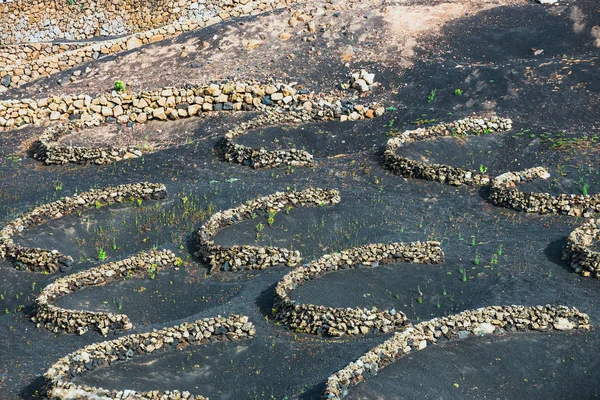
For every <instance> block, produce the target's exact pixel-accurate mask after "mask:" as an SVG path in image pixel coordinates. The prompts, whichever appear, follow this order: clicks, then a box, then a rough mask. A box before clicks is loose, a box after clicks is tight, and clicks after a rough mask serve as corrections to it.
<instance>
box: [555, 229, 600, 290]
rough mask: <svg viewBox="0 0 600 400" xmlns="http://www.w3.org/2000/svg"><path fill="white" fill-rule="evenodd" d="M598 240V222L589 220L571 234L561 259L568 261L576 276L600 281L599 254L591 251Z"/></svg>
mask: <svg viewBox="0 0 600 400" xmlns="http://www.w3.org/2000/svg"><path fill="white" fill-rule="evenodd" d="M598 239H600V221H598V220H595V219H590V220H589V221H587V222H585V223H584V224H583V225H581V226H580V227H578V228H576V229H575V230H574V231H573V232H571V234H570V235H569V238H568V239H567V245H566V247H565V250H564V252H563V259H565V260H569V262H570V265H571V267H572V268H573V269H574V270H575V272H577V273H578V274H581V275H583V276H593V277H595V278H598V279H600V252H598V251H596V250H593V249H592V246H594V244H595V243H596V242H597V241H598Z"/></svg>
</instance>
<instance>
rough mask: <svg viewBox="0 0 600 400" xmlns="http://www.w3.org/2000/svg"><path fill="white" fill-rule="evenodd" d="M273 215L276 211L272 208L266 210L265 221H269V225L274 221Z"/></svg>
mask: <svg viewBox="0 0 600 400" xmlns="http://www.w3.org/2000/svg"><path fill="white" fill-rule="evenodd" d="M275 215H277V211H276V210H274V209H272V208H271V209H270V210H269V211H268V212H267V222H268V223H269V226H271V225H273V223H274V222H275Z"/></svg>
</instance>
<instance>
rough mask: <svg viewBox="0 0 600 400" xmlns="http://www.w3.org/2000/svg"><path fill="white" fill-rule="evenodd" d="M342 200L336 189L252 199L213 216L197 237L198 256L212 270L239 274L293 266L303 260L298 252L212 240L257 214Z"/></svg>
mask: <svg viewBox="0 0 600 400" xmlns="http://www.w3.org/2000/svg"><path fill="white" fill-rule="evenodd" d="M339 201H340V196H339V192H338V191H337V190H332V189H329V190H326V189H316V188H310V189H305V190H302V191H298V192H296V191H291V192H277V193H274V194H271V195H269V196H264V197H259V198H257V199H254V200H250V201H248V202H246V203H244V204H242V205H240V206H238V207H235V208H231V209H229V210H225V211H219V212H217V213H215V214H213V215H212V216H211V217H210V219H209V220H208V221H206V222H205V223H204V224H203V225H202V227H201V228H200V230H199V231H198V234H197V240H198V251H197V253H196V254H197V256H198V257H201V258H203V259H204V261H205V262H208V263H209V264H210V267H211V270H219V269H221V270H223V271H238V270H244V269H265V268H268V267H271V266H275V265H281V264H283V265H286V266H289V267H293V266H296V265H298V264H299V263H300V262H301V261H302V258H301V256H300V252H299V251H297V250H295V251H294V250H288V249H284V248H281V247H273V246H260V247H257V246H249V245H244V246H238V245H235V246H231V247H226V246H221V245H218V244H216V243H215V242H214V240H213V237H214V236H215V235H216V234H217V232H219V231H220V230H222V229H223V228H225V227H227V226H229V225H233V224H236V223H240V222H242V221H244V220H247V219H251V218H253V216H254V215H255V214H256V213H272V214H273V215H275V214H276V213H278V212H282V211H284V210H285V209H286V208H288V207H289V208H293V207H318V206H324V205H329V204H337V203H339Z"/></svg>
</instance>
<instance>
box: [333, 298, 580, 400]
mask: <svg viewBox="0 0 600 400" xmlns="http://www.w3.org/2000/svg"><path fill="white" fill-rule="evenodd" d="M574 329H578V330H589V329H591V327H590V325H589V317H588V316H587V314H584V313H581V312H579V311H578V310H577V309H576V308H568V307H564V306H551V305H546V306H534V307H525V306H492V307H485V308H479V309H477V310H470V311H464V312H462V313H460V314H457V315H453V316H450V317H443V318H434V319H432V320H430V321H426V322H422V323H419V324H417V325H414V326H410V327H407V328H406V330H404V331H402V332H398V333H396V334H395V335H394V336H393V337H392V338H391V339H388V340H386V341H385V342H383V343H382V344H380V345H379V346H377V347H375V348H373V349H372V350H370V351H368V352H367V353H366V354H365V355H363V356H362V357H360V358H359V359H358V360H356V361H354V362H352V363H350V364H348V365H347V366H346V367H344V368H342V369H341V370H339V371H338V372H336V373H335V374H333V375H332V376H330V377H329V379H328V380H327V385H326V389H325V392H324V393H323V396H322V398H323V399H326V400H339V399H343V398H344V397H346V396H347V395H348V391H349V389H350V388H351V387H352V386H355V385H357V384H359V383H360V382H362V381H364V380H365V379H368V378H370V377H372V376H374V375H376V374H377V373H378V372H379V371H380V370H381V369H383V368H385V367H386V366H387V365H389V364H391V363H393V362H395V361H396V360H397V359H398V358H400V357H403V356H405V355H407V354H409V353H410V352H412V351H417V350H423V349H424V348H426V347H427V346H428V345H430V344H435V343H436V342H437V341H438V340H439V339H440V338H442V337H444V338H446V339H451V340H455V339H458V338H461V337H465V336H470V335H478V336H481V335H488V334H505V333H510V332H516V331H524V330H534V331H540V332H549V331H553V330H556V331H561V332H562V331H569V330H574Z"/></svg>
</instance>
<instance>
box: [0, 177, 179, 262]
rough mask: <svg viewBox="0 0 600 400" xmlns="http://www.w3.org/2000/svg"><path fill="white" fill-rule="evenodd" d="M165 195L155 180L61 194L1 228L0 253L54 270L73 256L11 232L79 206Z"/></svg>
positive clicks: (60, 215) (164, 191) (13, 259)
mask: <svg viewBox="0 0 600 400" xmlns="http://www.w3.org/2000/svg"><path fill="white" fill-rule="evenodd" d="M166 195H167V191H166V188H165V186H164V185H162V184H156V183H148V182H143V183H134V184H126V185H120V186H115V187H107V188H104V189H92V190H90V191H89V192H83V193H79V194H75V195H73V196H71V197H63V198H61V199H60V200H57V201H54V202H52V203H48V204H44V205H41V206H38V207H35V208H34V209H33V210H31V211H29V212H27V213H25V214H23V215H21V216H20V217H17V218H15V219H14V220H12V221H10V222H9V223H8V224H7V225H6V226H5V227H4V228H2V230H1V231H0V257H2V258H8V259H10V260H11V261H13V263H14V265H15V268H17V269H19V270H26V271H36V272H46V273H54V272H57V271H59V270H62V269H66V268H69V267H70V265H71V264H72V262H73V259H72V258H71V257H69V256H65V255H62V254H60V253H59V252H58V251H57V250H45V249H39V248H27V247H22V246H18V245H15V244H14V242H13V239H12V238H13V236H14V235H15V234H16V233H17V232H22V231H23V230H25V229H27V228H30V227H32V226H35V225H39V224H42V223H44V222H47V221H50V220H52V219H56V218H61V217H63V216H64V215H68V214H71V213H73V212H75V211H78V210H84V209H88V208H93V207H96V208H98V207H102V206H106V205H108V204H111V203H122V202H126V201H129V200H130V199H162V198H165V197H166Z"/></svg>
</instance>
